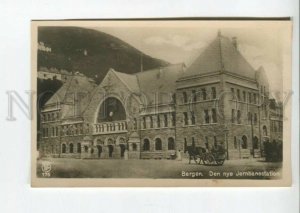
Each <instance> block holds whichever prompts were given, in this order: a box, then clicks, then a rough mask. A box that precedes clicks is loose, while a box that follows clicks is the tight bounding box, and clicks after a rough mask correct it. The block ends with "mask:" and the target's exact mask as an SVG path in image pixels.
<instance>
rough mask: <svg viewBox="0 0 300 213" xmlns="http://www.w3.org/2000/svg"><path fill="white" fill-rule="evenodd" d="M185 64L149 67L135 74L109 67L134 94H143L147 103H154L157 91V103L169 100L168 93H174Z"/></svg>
mask: <svg viewBox="0 0 300 213" xmlns="http://www.w3.org/2000/svg"><path fill="white" fill-rule="evenodd" d="M184 67H185V65H184V64H183V63H180V64H174V65H169V66H166V67H160V68H156V69H151V70H147V71H143V72H139V73H135V74H126V73H122V72H117V71H115V70H113V69H110V70H111V71H112V72H113V73H114V74H115V75H116V76H117V77H118V78H119V79H120V81H122V82H123V83H124V84H125V85H126V86H127V88H128V89H129V90H130V91H131V92H134V93H136V94H140V95H145V96H146V97H147V101H148V104H152V103H154V99H155V98H156V97H157V95H156V94H157V93H159V94H160V96H159V97H160V98H159V99H158V100H156V101H158V103H166V102H168V101H170V96H169V94H171V93H174V91H175V89H176V88H175V84H176V80H177V79H178V78H179V77H180V76H182V74H183V72H184Z"/></svg>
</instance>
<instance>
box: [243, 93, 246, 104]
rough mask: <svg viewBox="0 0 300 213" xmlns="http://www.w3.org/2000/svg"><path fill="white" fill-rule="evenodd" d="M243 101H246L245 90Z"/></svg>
mask: <svg viewBox="0 0 300 213" xmlns="http://www.w3.org/2000/svg"><path fill="white" fill-rule="evenodd" d="M243 101H244V102H246V92H245V91H243Z"/></svg>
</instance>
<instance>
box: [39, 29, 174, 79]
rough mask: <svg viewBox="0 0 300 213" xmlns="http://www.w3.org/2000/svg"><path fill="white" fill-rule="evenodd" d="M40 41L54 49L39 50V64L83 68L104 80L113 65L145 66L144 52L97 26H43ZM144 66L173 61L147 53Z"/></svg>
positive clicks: (127, 69) (121, 67)
mask: <svg viewBox="0 0 300 213" xmlns="http://www.w3.org/2000/svg"><path fill="white" fill-rule="evenodd" d="M38 42H43V43H44V45H45V46H46V47H50V48H51V51H41V50H39V51H38V67H48V68H51V67H55V68H58V69H66V70H69V71H79V72H81V73H83V74H85V75H86V76H88V77H91V78H95V76H98V77H97V78H96V79H95V80H96V81H97V82H100V81H101V80H102V79H103V78H104V76H105V75H106V73H107V71H108V69H109V68H113V69H115V70H118V71H119V72H124V73H128V74H132V73H136V72H139V71H140V70H141V54H142V52H141V51H139V50H138V49H136V48H134V47H132V46H131V45H129V44H128V43H126V42H124V41H122V40H120V39H118V38H116V37H114V36H112V35H109V34H106V33H103V32H99V31H97V30H92V29H85V28H79V27H39V29H38ZM142 61H143V69H144V70H148V69H153V68H157V67H161V66H166V65H168V64H169V63H168V62H166V61H163V60H160V59H156V58H152V57H151V56H148V55H145V54H143V60H142Z"/></svg>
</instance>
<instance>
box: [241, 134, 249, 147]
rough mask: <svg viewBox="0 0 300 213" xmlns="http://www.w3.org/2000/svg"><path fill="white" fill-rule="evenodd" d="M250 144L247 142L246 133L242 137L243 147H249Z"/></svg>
mask: <svg viewBox="0 0 300 213" xmlns="http://www.w3.org/2000/svg"><path fill="white" fill-rule="evenodd" d="M247 147H248V144H247V137H246V136H245V135H244V136H243V137H242V149H247Z"/></svg>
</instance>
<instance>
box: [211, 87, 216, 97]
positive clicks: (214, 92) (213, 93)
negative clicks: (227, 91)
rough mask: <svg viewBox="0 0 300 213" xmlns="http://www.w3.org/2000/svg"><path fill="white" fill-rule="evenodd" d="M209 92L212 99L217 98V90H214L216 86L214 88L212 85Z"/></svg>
mask: <svg viewBox="0 0 300 213" xmlns="http://www.w3.org/2000/svg"><path fill="white" fill-rule="evenodd" d="M211 94H212V98H213V99H216V98H217V92H216V88H215V87H212V88H211Z"/></svg>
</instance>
